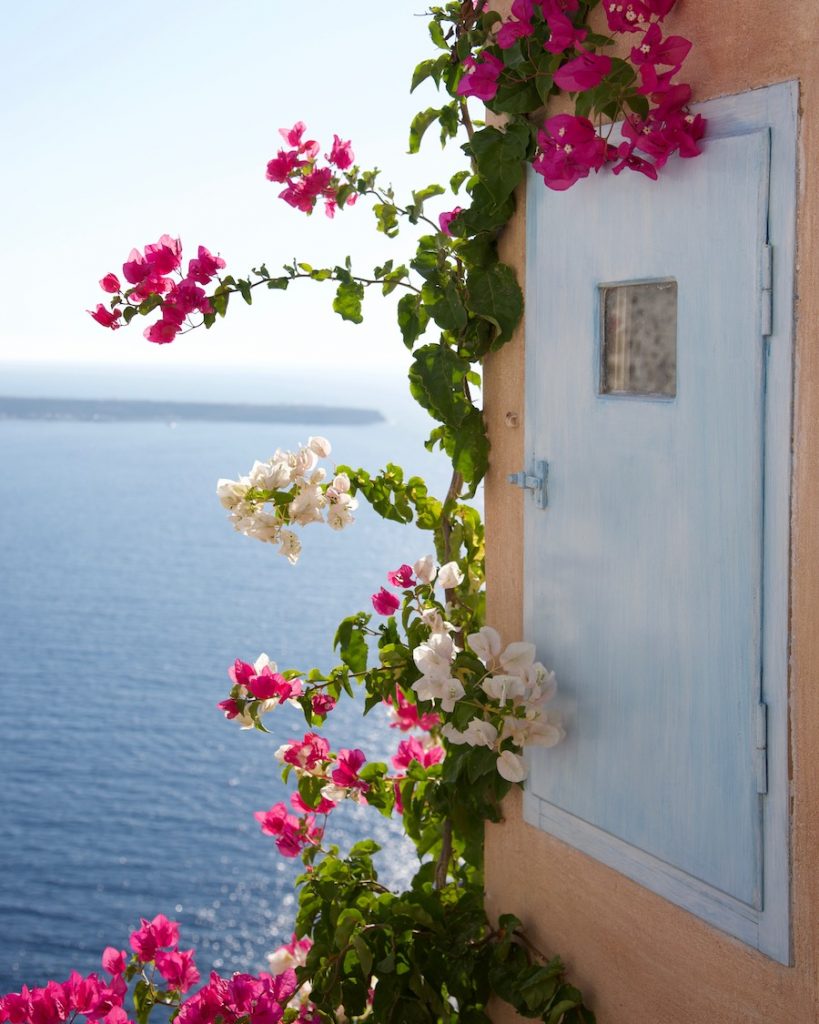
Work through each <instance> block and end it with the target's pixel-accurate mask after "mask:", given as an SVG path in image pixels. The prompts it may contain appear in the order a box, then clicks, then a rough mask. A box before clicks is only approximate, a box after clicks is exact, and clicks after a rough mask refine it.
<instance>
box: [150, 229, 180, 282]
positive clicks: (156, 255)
mask: <svg viewBox="0 0 819 1024" xmlns="http://www.w3.org/2000/svg"><path fill="white" fill-rule="evenodd" d="M145 260H146V262H147V263H148V265H149V266H150V268H151V272H152V273H154V274H157V275H161V274H171V273H173V271H174V270H179V267H180V264H181V262H182V243H181V242H180V241H179V239H178V238H172V237H171V236H170V235H162V236H161V237H160V239H159V241H158V242H152V243H151V244H149V245H146V246H145Z"/></svg>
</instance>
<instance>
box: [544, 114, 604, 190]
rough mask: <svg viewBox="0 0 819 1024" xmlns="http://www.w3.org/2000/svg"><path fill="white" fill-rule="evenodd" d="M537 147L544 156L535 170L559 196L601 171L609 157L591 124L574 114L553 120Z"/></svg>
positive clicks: (602, 141)
mask: <svg viewBox="0 0 819 1024" xmlns="http://www.w3.org/2000/svg"><path fill="white" fill-rule="evenodd" d="M538 144H539V146H540V149H541V152H540V155H539V156H538V157H537V158H536V159H535V160H534V161H533V162H532V167H533V169H534V170H535V171H536V172H537V173H538V174H540V175H542V176H543V179H544V181H545V182H546V185H547V186H548V187H549V188H551V189H554V190H555V191H556V192H563V191H565V190H566V189H567V188H571V186H572V185H574V184H575V182H577V181H579V180H580V178H586V177H588V175H589V172H590V171H592V170H595V171H597V170H599V169H600V167H602V166H603V163H604V162H605V160H606V156H607V149H606V143H605V142H604V140H603V139H601V138H600V136H599V135H598V134H597V133H596V132H595V130H594V125H593V124H592V123H591V121H589V120H588V118H585V117H574V116H572V115H571V114H557V115H556V116H555V117H550V118H549V120H548V121H547V122H546V124H545V125H544V130H543V131H541V132H538Z"/></svg>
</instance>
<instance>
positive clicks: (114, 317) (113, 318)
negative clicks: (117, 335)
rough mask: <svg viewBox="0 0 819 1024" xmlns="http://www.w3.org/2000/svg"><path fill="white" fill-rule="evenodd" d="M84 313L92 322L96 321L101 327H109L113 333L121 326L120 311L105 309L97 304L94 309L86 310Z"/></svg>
mask: <svg viewBox="0 0 819 1024" xmlns="http://www.w3.org/2000/svg"><path fill="white" fill-rule="evenodd" d="M86 313H88V315H89V316H90V317H91V319H92V320H96V321H97V323H98V324H102V326H103V327H110V328H111V330H112V331H115V330H116V329H117V327H121V326H122V324H121V323H120V322H119V320H120V317H121V316H122V310H121V309H114V310H110V309H106V308H105V306H103V304H102V303H101V302H99V303H97V308H96V309H87V310H86Z"/></svg>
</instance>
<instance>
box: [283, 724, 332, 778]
mask: <svg viewBox="0 0 819 1024" xmlns="http://www.w3.org/2000/svg"><path fill="white" fill-rule="evenodd" d="M329 755H330V744H329V743H328V742H327V740H326V739H325V738H324V737H323V736H319V735H318V733H315V732H306V733H305V734H304V738H303V739H302V740H301V742H299V741H298V740H292V741H291V744H290V747H289V748H288V750H287V751H286V752H285V754H284V758H283V760H284V762H285V764H292V765H293V766H294V767H296V768H304V769H305V770H306V771H313V769H314V768H315V767H316V766H317V765H319V764H321V763H323V762H324V761H327V760H328V758H329Z"/></svg>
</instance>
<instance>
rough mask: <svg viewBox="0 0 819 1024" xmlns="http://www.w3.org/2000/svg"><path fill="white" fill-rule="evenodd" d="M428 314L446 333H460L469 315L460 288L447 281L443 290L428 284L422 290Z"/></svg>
mask: <svg viewBox="0 0 819 1024" xmlns="http://www.w3.org/2000/svg"><path fill="white" fill-rule="evenodd" d="M421 298H422V299H423V301H424V305H425V306H426V309H427V312H428V313H429V315H430V316H431V317H432V319H433V320H434V321H435V323H436V324H437V325H438V326H439V327H440V328H441V330H444V331H454V332H456V333H457V332H458V331H460V330H461V329H462V328H463V327H465V326H466V321H467V314H466V308H465V307H464V304H463V300H462V299H461V296H460V293H459V291H458V288H457V287H456V285H455V283H454V282H453V281H447V282H446V284H445V285H444V286H443V288H441V287H439V286H436V285H434V284H431V283H427V284H425V285H424V287H423V288H422V289H421Z"/></svg>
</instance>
